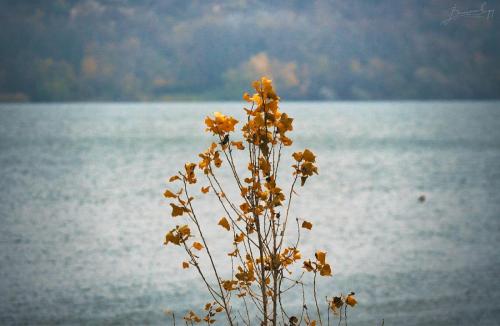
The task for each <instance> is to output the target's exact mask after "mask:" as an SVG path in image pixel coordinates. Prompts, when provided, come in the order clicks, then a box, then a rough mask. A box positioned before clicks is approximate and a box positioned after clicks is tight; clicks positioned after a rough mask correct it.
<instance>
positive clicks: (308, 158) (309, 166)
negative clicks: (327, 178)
mask: <svg viewBox="0 0 500 326" xmlns="http://www.w3.org/2000/svg"><path fill="white" fill-rule="evenodd" d="M292 157H293V158H294V159H295V161H296V162H297V163H296V164H294V165H292V167H293V168H294V169H295V172H294V175H300V183H301V185H302V186H303V185H304V184H305V183H306V180H307V178H308V177H310V176H312V175H313V173H316V174H318V168H317V167H316V165H315V164H314V163H315V162H316V156H315V155H314V154H313V152H311V151H310V150H308V149H305V150H304V151H303V152H295V153H293V154H292Z"/></svg>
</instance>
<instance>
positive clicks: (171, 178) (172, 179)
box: [168, 175, 181, 182]
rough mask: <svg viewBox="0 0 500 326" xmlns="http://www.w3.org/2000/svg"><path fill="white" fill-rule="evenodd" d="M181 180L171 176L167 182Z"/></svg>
mask: <svg viewBox="0 0 500 326" xmlns="http://www.w3.org/2000/svg"><path fill="white" fill-rule="evenodd" d="M180 179H181V178H180V177H179V176H178V175H174V176H171V177H170V179H168V182H172V181H175V180H180Z"/></svg>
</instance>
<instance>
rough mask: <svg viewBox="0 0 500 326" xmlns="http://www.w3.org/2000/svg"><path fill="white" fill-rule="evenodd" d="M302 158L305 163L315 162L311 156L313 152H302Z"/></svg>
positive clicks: (306, 150)
mask: <svg viewBox="0 0 500 326" xmlns="http://www.w3.org/2000/svg"><path fill="white" fill-rule="evenodd" d="M303 157H304V160H305V161H307V162H312V163H314V162H315V161H316V156H315V155H314V154H313V152H311V151H310V150H308V149H305V150H304V154H303Z"/></svg>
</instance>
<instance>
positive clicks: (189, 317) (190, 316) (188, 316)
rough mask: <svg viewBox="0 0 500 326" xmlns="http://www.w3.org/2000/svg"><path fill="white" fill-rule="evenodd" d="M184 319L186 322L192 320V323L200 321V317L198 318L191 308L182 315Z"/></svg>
mask: <svg viewBox="0 0 500 326" xmlns="http://www.w3.org/2000/svg"><path fill="white" fill-rule="evenodd" d="M184 320H185V321H186V322H188V321H189V322H192V323H193V322H194V323H200V322H201V318H200V317H198V315H196V314H195V313H194V311H192V310H191V311H189V312H188V313H187V314H186V315H185V316H184Z"/></svg>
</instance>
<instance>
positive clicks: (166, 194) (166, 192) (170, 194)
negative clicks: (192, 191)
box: [163, 189, 177, 198]
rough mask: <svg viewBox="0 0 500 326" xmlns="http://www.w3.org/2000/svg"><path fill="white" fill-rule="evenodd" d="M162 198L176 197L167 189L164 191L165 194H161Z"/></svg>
mask: <svg viewBox="0 0 500 326" xmlns="http://www.w3.org/2000/svg"><path fill="white" fill-rule="evenodd" d="M163 196H165V197H166V198H177V195H176V194H174V193H173V192H171V191H170V190H168V189H167V190H165V192H164V193H163Z"/></svg>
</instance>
